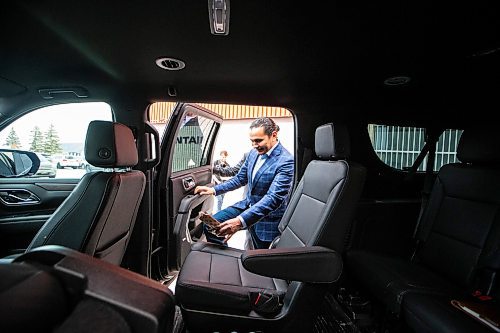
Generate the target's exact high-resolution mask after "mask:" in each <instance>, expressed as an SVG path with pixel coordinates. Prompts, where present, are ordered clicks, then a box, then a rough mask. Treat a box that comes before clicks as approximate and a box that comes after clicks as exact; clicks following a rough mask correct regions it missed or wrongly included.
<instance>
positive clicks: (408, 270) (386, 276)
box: [346, 251, 457, 314]
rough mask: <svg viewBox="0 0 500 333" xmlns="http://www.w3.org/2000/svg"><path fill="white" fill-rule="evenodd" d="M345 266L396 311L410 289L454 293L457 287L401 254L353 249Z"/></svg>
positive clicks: (429, 292) (412, 291)
mask: <svg viewBox="0 0 500 333" xmlns="http://www.w3.org/2000/svg"><path fill="white" fill-rule="evenodd" d="M346 266H347V269H348V272H349V274H350V275H352V276H353V277H354V278H355V279H356V280H357V281H359V282H361V283H362V284H363V285H364V287H366V288H367V289H368V290H369V291H370V292H371V293H373V294H374V295H375V296H376V297H377V298H378V299H379V300H381V301H382V302H383V303H384V304H385V305H387V306H388V308H389V310H390V311H391V312H393V313H396V314H397V313H399V311H400V305H401V302H402V301H403V297H406V295H407V294H409V293H421V294H434V295H451V294H453V293H454V292H456V291H457V288H456V287H455V286H453V285H451V284H450V283H449V282H447V281H445V280H444V279H443V278H441V277H440V276H438V275H436V274H434V273H433V272H431V271H430V270H428V269H427V268H425V267H424V266H421V265H418V264H415V263H412V262H410V261H408V260H405V259H402V258H391V257H387V256H383V255H379V254H376V253H370V252H365V251H350V252H348V253H347V257H346ZM367 277H369V278H367Z"/></svg>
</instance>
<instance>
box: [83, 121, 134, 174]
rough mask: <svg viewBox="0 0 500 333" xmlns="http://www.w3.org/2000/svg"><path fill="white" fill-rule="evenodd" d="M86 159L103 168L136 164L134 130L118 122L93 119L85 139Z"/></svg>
mask: <svg viewBox="0 0 500 333" xmlns="http://www.w3.org/2000/svg"><path fill="white" fill-rule="evenodd" d="M85 159H86V160H87V162H89V163H90V164H92V165H94V166H97V167H101V168H120V167H132V166H135V165H136V164H137V162H138V156H137V147H136V145H135V140H134V135H133V134H132V130H131V129H130V128H129V127H127V126H125V125H123V124H120V123H116V122H110V121H102V120H94V121H92V122H91V123H90V124H89V127H88V129H87V138H86V139H85Z"/></svg>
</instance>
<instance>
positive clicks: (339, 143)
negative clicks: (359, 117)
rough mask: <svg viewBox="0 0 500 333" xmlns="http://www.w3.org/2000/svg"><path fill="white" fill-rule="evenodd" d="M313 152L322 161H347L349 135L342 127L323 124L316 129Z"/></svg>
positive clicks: (349, 151) (349, 147)
mask: <svg viewBox="0 0 500 333" xmlns="http://www.w3.org/2000/svg"><path fill="white" fill-rule="evenodd" d="M314 150H315V152H316V156H318V158H319V159H322V160H340V159H347V158H349V155H350V153H351V144H350V141H349V133H348V131H347V128H346V127H345V126H343V125H334V124H332V123H329V124H324V125H321V126H319V127H318V128H317V129H316V135H315V142H314Z"/></svg>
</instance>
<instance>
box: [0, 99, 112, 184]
mask: <svg viewBox="0 0 500 333" xmlns="http://www.w3.org/2000/svg"><path fill="white" fill-rule="evenodd" d="M92 120H108V121H112V120H113V114H112V111H111V108H110V106H109V105H108V104H106V103H102V102H92V103H71V104H60V105H53V106H48V107H43V108H40V109H37V110H35V111H32V112H30V113H28V114H25V115H23V116H22V117H20V118H19V119H17V120H16V121H14V122H13V123H11V124H10V125H9V126H7V127H5V128H4V129H2V131H0V148H3V149H8V150H10V151H17V150H21V151H31V152H33V153H35V154H36V155H37V157H38V159H39V160H40V166H39V168H38V171H37V172H36V173H35V174H28V175H26V176H25V177H35V178H81V177H82V176H83V175H84V174H85V172H88V171H93V170H95V169H96V168H95V167H93V166H92V165H90V164H89V163H87V161H86V160H85V155H84V145H85V136H86V134H87V128H88V125H89V123H90V122H91V121H92ZM4 154H7V153H4ZM10 154H12V152H10ZM23 156H26V155H23Z"/></svg>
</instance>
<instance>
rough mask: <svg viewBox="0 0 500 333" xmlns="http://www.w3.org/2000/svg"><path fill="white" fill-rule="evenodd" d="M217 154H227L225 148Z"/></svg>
mask: <svg viewBox="0 0 500 333" xmlns="http://www.w3.org/2000/svg"><path fill="white" fill-rule="evenodd" d="M219 155H224V156H227V150H221V151H220V153H219Z"/></svg>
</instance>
